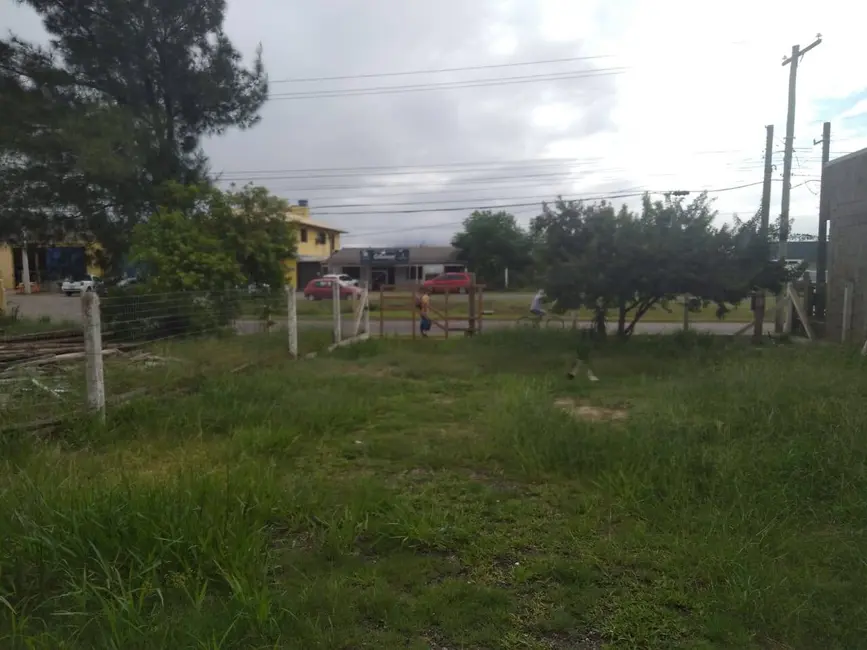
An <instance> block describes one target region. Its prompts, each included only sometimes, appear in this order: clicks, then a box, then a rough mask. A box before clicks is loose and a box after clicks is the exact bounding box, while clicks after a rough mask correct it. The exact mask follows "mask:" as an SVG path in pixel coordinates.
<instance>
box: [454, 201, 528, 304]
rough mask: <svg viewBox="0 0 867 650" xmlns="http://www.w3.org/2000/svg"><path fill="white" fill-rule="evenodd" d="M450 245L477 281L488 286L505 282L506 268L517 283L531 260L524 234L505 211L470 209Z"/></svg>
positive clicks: (497, 285)
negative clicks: (473, 210) (474, 274)
mask: <svg viewBox="0 0 867 650" xmlns="http://www.w3.org/2000/svg"><path fill="white" fill-rule="evenodd" d="M452 245H453V246H454V247H455V248H457V249H458V251H459V252H460V259H461V260H463V261H465V262H466V263H467V265H468V266H469V268H470V269H472V270H473V271H474V272H475V273H476V277H477V279H478V281H479V282H480V283H484V284H486V285H487V286H488V287H490V288H501V287H502V286H503V285H504V278H505V271H506V269H509V278H510V284H513V285H514V284H517V283H519V282H520V281H521V274H522V273H524V272H525V271H527V270H528V269H529V267H530V264H531V262H532V257H531V254H530V252H531V247H530V241H529V238H528V236H527V233H526V232H525V231H524V230H523V229H522V228H521V227H520V226H519V225H518V223H517V221H516V220H515V217H514V216H513V215H511V214H509V213H508V212H502V211H501V212H492V211H490V210H477V211H475V212H473V213H472V214H471V215H470V216H469V217H467V218H466V219H465V220H464V225H463V230H462V231H461V232H459V233H457V234H456V235H455V236H454V238H453V239H452Z"/></svg>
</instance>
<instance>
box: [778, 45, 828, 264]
mask: <svg viewBox="0 0 867 650" xmlns="http://www.w3.org/2000/svg"><path fill="white" fill-rule="evenodd" d="M821 42H822V35H821V34H817V35H816V40H815V41H813V42H812V43H810V44H809V45H808V46H807V47H805V48H804V49H803V50H802V49H801V46H800V45H793V46H792V55H791V56H790V57H788V58H784V59H783V65H784V66H786V65H788V66H790V67H789V109H788V112H787V114H786V142H785V145H786V148H785V154H784V156H783V196H782V201H781V206H780V249H779V258H780V261H781V262H782V261H785V259H786V243H787V242H788V239H789V195H790V193H791V190H792V187H791V185H792V154H793V153H794V147H795V104H796V102H797V85H798V64H799V62H800V60H801V57H802V56H804V55H805V54H806V53H807V52H809V51H810V50H812V49H813V48H814V47H816V46H817V45H819V44H820V43H821Z"/></svg>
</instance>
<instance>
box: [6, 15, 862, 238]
mask: <svg viewBox="0 0 867 650" xmlns="http://www.w3.org/2000/svg"><path fill="white" fill-rule="evenodd" d="M228 5H229V7H228V13H227V16H226V24H225V29H226V32H227V33H228V35H229V36H230V38H231V39H232V41H233V43H234V44H235V46H236V47H237V48H238V49H239V50H240V51H241V52H242V53H244V55H245V56H246V58H247V60H248V61H249V60H251V59H252V56H253V54H254V52H255V50H256V47H257V46H258V45H259V44H260V43H261V45H262V47H263V49H264V58H265V65H266V69H267V71H268V75H269V78H270V81H271V85H270V94H271V97H270V99H269V101H268V102H267V104H266V105H265V106H264V107H263V109H262V111H261V117H262V119H261V122H260V123H259V124H258V125H256V126H255V127H253V128H252V129H250V130H246V131H239V130H233V131H230V132H229V133H227V134H225V135H223V136H220V137H215V138H210V139H208V140H207V141H206V142H205V149H206V151H207V153H208V154H209V156H210V158H211V166H212V169H213V171H214V172H215V173H218V174H220V178H221V179H222V180H223V182H224V184H226V186H228V183H230V182H235V183H237V184H244V183H246V182H254V183H256V184H260V185H264V186H266V187H268V188H269V189H270V190H271V191H272V192H273V193H275V194H277V195H280V196H282V197H285V198H287V199H289V200H290V201H292V202H297V201H298V200H300V199H306V200H308V201H309V204H310V207H311V212H312V217H313V218H315V219H316V220H318V221H322V222H326V223H329V224H333V225H334V226H336V227H339V228H342V229H344V230H346V231H348V234H347V235H346V236H345V237H344V240H343V245H344V246H368V245H374V246H391V245H418V244H428V245H435V244H443V243H447V242H448V241H449V240H450V239H451V236H452V235H453V233H454V232H455V231H456V230H458V229H460V224H461V221H462V220H463V219H465V218H466V217H467V216H468V214H469V213H470V212H471V211H472V210H473V209H476V208H488V207H496V206H504V207H503V209H505V210H508V211H510V212H512V213H513V214H515V215H516V217H517V218H518V219H519V221H520V222H521V223H523V224H526V223H528V222H529V220H530V219H531V218H532V217H533V216H535V215H536V214H538V213H539V211H540V205H541V202H542V201H543V200H549V201H550V200H553V199H554V198H556V197H557V196H560V195H561V196H563V197H564V198H576V199H577V198H586V199H592V198H596V197H609V198H611V200H613V201H614V202H615V203H623V202H625V203H627V204H629V205H631V206H636V205H637V201H638V199H637V197H636V196H634V195H636V194H640V193H641V192H642V191H651V192H665V191H668V190H689V191H691V192H697V191H701V190H709V191H710V194H711V196H713V197H715V199H716V203H715V207H716V209H717V210H718V211H719V213H720V216H719V219H720V220H721V221H723V220H729V219H730V218H731V216H732V215H733V214H738V215H740V216H742V217H748V216H752V214H754V213H755V211H756V209H757V207H758V205H759V203H760V198H761V180H762V166H763V163H762V160H763V150H764V143H765V125H767V124H773V125H774V127H775V132H774V134H775V149H774V164H775V166H776V169H775V172H774V179H775V183H774V185H773V192H772V203H771V205H772V208H771V216H772V219H773V218H776V217H777V216H778V215H779V211H780V198H781V189H782V181H781V177H782V167H783V155H782V151H783V146H784V136H785V125H786V107H787V84H788V77H789V67H788V66H785V67H784V66H783V65H782V60H783V58H784V56H788V55H789V54H790V53H791V49H792V46H793V45H794V44H796V43H798V44H800V45H801V46H802V47H805V46H807V45H808V44H810V43H812V42H813V41H814V40H815V38H816V35H817V33H821V35H822V40H823V42H822V43H821V44H820V45H819V46H818V47H816V48H814V49H812V50H811V51H810V52H808V53H807V54H806V55H804V57H803V58H802V59H801V65H800V68H799V73H798V88H797V101H798V103H797V112H796V121H795V157H794V162H793V176H792V191H791V207H790V214H791V215H792V217H794V226H793V232H795V233H815V232H816V230H817V227H818V204H819V188H820V184H819V182H818V181H819V178H820V173H821V144H815V145H814V140H819V139H820V138H821V135H822V123H823V122H824V121H830V122H831V123H832V127H831V128H832V134H831V158H832V159H833V158H835V157H838V156H839V155H843V154H845V153H848V152H852V151H856V150H858V149H861V148H863V147H867V77H865V75H863V74H861V73H860V72H855V73H846V72H845V70H846V69H852V68H853V67H854V68H855V69H856V70H859V68H857V67H856V66H853V65H852V64H853V62H856V61H859V60H860V61H863V54H862V52H861V51H860V39H861V38H863V37H862V34H861V33H860V32H861V31H863V30H862V29H861V27H860V25H861V24H862V23H863V20H862V19H863V18H864V17H865V16H867V9H860V10H859V9H857V3H852V2H845V3H844V2H843V0H825V1H824V2H822V3H818V4H817V3H815V2H808V1H806V0H787V1H785V2H783V1H779V0H764V1H763V2H755V1H752V2H747V1H746V0H730V1H729V2H726V3H697V2H687V1H685V0H656V1H655V2H647V1H645V2H639V1H638V0H609V1H608V2H603V1H602V0H598V1H597V0H581V1H580V2H579V1H578V0H473V1H472V2H467V1H466V0H439V1H438V2H435V3H434V2H428V1H424V0H402V1H401V0H365V1H364V2H359V1H358V0H317V1H315V2H314V0H299V1H296V2H287V1H286V0H243V2H241V0H229V3H228ZM0 25H3V26H4V27H6V28H8V29H9V30H11V31H13V32H15V33H17V34H19V35H20V36H22V37H25V38H29V39H33V40H44V38H45V36H44V32H42V29H41V25H40V23H39V20H38V18H37V17H36V16H35V14H33V12H32V11H31V10H29V9H27V8H23V7H19V6H17V5H15V3H14V2H13V1H12V0H0ZM323 77H326V78H330V79H323ZM334 77H339V78H337V79H335V78H334ZM310 79H313V80H310ZM359 89H361V90H359ZM742 185H747V187H743V188H741V189H735V190H730V189H728V188H734V187H739V186H742ZM714 190H724V191H719V192H715V191H714ZM656 196H658V197H659V196H660V195H659V194H657V195H656Z"/></svg>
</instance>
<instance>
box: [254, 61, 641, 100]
mask: <svg viewBox="0 0 867 650" xmlns="http://www.w3.org/2000/svg"><path fill="white" fill-rule="evenodd" d="M625 71H626V68H600V69H599V70H592V71H591V70H585V71H576V72H571V73H558V74H549V75H528V76H526V77H503V78H502V79H480V80H472V81H446V82H441V83H431V84H418V85H415V86H374V87H371V88H350V89H346V90H323V91H311V92H297V93H281V94H276V95H273V94H272V95H268V99H270V100H272V101H273V100H283V99H321V98H325V97H356V96H362V95H390V94H394V93H405V92H418V91H425V90H453V89H461V88H480V87H484V86H505V85H510V84H521V83H536V82H539V81H560V80H564V79H584V78H590V77H606V76H611V75H617V74H623V73H624V72H625Z"/></svg>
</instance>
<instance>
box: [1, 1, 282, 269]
mask: <svg viewBox="0 0 867 650" xmlns="http://www.w3.org/2000/svg"><path fill="white" fill-rule="evenodd" d="M21 1H22V2H23V3H24V4H27V5H29V6H31V7H32V8H33V9H35V10H36V11H37V13H38V14H39V15H40V16H41V17H42V20H43V24H44V26H45V28H46V29H47V31H48V32H49V34H50V35H51V36H52V41H51V44H50V45H49V46H48V48H47V49H41V48H38V47H34V46H32V45H29V44H27V43H23V42H21V41H19V40H16V39H13V40H11V41H9V42H8V43H5V44H4V48H5V51H6V52H7V54H6V56H5V57H2V58H0V70H2V72H0V74H2V76H3V77H4V78H5V80H6V83H7V84H9V85H12V84H14V85H15V86H17V87H18V88H20V89H21V90H22V91H23V92H25V93H29V97H30V98H31V99H32V100H33V101H34V102H42V103H41V105H43V106H48V107H50V108H52V109H53V110H52V111H50V112H48V113H47V114H46V120H47V122H46V123H47V124H48V126H49V127H50V128H49V130H50V131H53V132H55V133H58V132H63V133H66V132H68V129H67V128H65V127H64V126H63V121H64V120H66V119H69V117H70V116H75V118H74V119H75V120H76V121H77V123H79V124H85V123H87V124H90V125H92V126H106V127H110V125H111V124H118V125H122V128H120V129H119V130H118V132H119V133H123V134H125V137H124V138H123V139H122V140H121V141H120V142H117V141H115V140H114V139H112V138H108V139H106V138H102V139H100V138H89V139H87V142H86V143H85V144H86V146H85V147H84V150H85V151H92V150H94V149H95V150H99V149H100V147H101V146H103V145H101V144H97V145H94V144H93V143H94V142H102V143H107V144H108V148H109V150H110V151H111V152H112V154H113V156H115V155H118V154H120V155H121V156H122V157H123V159H124V160H126V161H128V162H129V164H128V165H125V166H124V165H121V166H118V165H107V166H106V165H86V164H83V162H84V161H82V159H81V156H80V153H81V150H82V149H81V147H78V148H76V146H74V144H75V143H73V144H70V143H69V142H66V141H64V139H63V138H60V139H55V140H54V141H52V142H51V147H50V150H49V151H47V152H46V151H34V150H33V147H32V146H30V145H29V144H28V143H27V142H24V143H21V142H16V141H14V140H7V141H6V142H5V143H0V150H5V151H7V152H11V154H12V155H13V157H14V161H15V173H17V174H23V173H25V171H22V169H23V170H26V172H27V173H29V174H30V177H31V179H33V180H32V184H31V185H27V186H26V189H27V195H26V197H22V198H21V201H22V202H27V201H29V203H30V205H31V206H34V209H35V210H37V212H38V211H39V210H43V211H46V210H47V211H48V212H51V213H55V212H59V213H65V214H67V215H68V216H69V217H70V218H73V219H78V220H79V230H80V231H82V232H89V233H91V234H92V235H93V236H94V237H95V238H97V239H98V240H99V241H100V243H101V244H102V245H103V247H104V249H105V250H106V252H107V253H108V254H109V256H110V258H117V257H118V256H119V255H120V254H122V253H123V252H124V251H125V250H126V248H127V246H128V244H129V233H130V232H131V231H132V228H133V227H134V225H135V224H136V223H138V222H139V221H141V220H142V219H144V218H146V217H147V215H148V214H150V213H151V212H152V211H153V210H154V209H155V207H156V200H155V189H156V188H157V187H159V186H160V185H161V184H163V183H165V182H168V181H175V182H179V183H182V184H195V183H198V182H200V181H201V180H202V179H203V178H204V177H205V175H206V160H205V157H204V155H203V153H202V150H201V146H200V143H201V139H202V137H204V136H207V135H214V134H220V133H223V132H224V131H225V130H226V129H228V128H229V127H232V126H235V127H239V128H247V127H250V126H252V125H253V124H255V123H256V122H257V120H258V119H259V109H260V107H261V106H262V104H263V102H264V101H265V100H266V98H267V92H268V87H267V78H266V76H265V72H264V67H263V64H262V57H261V51H260V52H259V53H258V55H257V57H256V60H255V62H254V64H253V66H252V68H250V69H247V68H245V67H244V66H243V65H242V62H241V55H240V54H239V53H238V51H237V50H236V49H235V48H234V47H233V46H232V44H231V42H230V41H229V39H228V37H227V36H226V35H225V33H224V32H223V27H222V26H223V20H224V16H225V9H226V2H225V0H82V1H72V0H21ZM4 60H5V64H4ZM40 98H42V99H40ZM22 113H23V112H21V111H19V120H20V121H21V122H22V123H23V125H24V128H25V130H28V131H31V132H32V131H39V130H40V129H42V128H43V125H40V124H37V123H35V122H34V120H31V119H30V118H29V117H28V116H27V115H26V114H22ZM105 115H108V116H110V120H109V121H108V122H106V121H105V120H104V119H103V116H105ZM113 156H109V160H110V159H111V157H113ZM46 160H48V161H50V162H51V163H52V164H50V165H49V164H46ZM58 161H62V164H58ZM0 163H3V164H4V169H5V168H8V166H9V164H8V156H7V160H4V161H0ZM106 167H108V168H106ZM69 168H71V169H72V171H73V172H74V173H72V174H69ZM70 179H72V180H70ZM0 187H2V183H0ZM7 187H8V184H7ZM111 261H116V259H115V260H112V259H108V260H106V262H109V263H110V262H111Z"/></svg>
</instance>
